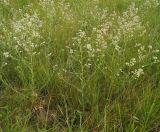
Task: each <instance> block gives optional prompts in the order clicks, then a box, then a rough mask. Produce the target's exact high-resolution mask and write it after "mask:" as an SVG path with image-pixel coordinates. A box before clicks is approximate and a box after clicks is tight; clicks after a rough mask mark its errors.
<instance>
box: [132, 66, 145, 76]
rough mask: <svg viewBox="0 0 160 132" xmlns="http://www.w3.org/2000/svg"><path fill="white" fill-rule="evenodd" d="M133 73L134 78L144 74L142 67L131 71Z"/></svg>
mask: <svg viewBox="0 0 160 132" xmlns="http://www.w3.org/2000/svg"><path fill="white" fill-rule="evenodd" d="M133 74H134V75H135V77H136V78H139V77H140V76H141V75H143V74H144V71H143V69H142V68H139V69H135V71H134V72H133Z"/></svg>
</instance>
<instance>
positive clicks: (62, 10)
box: [39, 0, 73, 21]
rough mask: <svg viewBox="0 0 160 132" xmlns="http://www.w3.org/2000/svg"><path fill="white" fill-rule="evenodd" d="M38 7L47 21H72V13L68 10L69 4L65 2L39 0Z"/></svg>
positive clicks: (63, 0)
mask: <svg viewBox="0 0 160 132" xmlns="http://www.w3.org/2000/svg"><path fill="white" fill-rule="evenodd" d="M39 5H40V6H41V7H42V9H43V11H44V12H45V14H46V17H48V18H49V19H51V18H55V19H57V18H58V19H62V20H64V21H66V20H67V21H72V20H73V13H72V11H71V9H70V4H69V3H67V2H65V0H57V1H55V0H39ZM57 16H58V17H57Z"/></svg>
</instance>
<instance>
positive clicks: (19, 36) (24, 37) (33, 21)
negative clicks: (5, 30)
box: [12, 13, 42, 53]
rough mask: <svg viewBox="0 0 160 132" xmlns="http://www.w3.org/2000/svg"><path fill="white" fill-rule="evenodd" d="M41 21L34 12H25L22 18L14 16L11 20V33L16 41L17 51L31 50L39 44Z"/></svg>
mask: <svg viewBox="0 0 160 132" xmlns="http://www.w3.org/2000/svg"><path fill="white" fill-rule="evenodd" d="M41 27H42V21H41V20H40V19H39V17H38V15H37V14H36V13H35V14H33V15H29V14H25V15H24V16H23V17H22V18H20V19H17V17H16V18H14V20H13V21H12V29H13V32H12V35H13V39H14V41H15V42H16V45H15V49H17V50H18V51H20V52H22V51H26V52H28V53H29V52H33V51H34V50H35V49H36V48H37V47H38V46H40V44H39V43H38V40H39V39H41V35H40V29H41Z"/></svg>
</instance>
